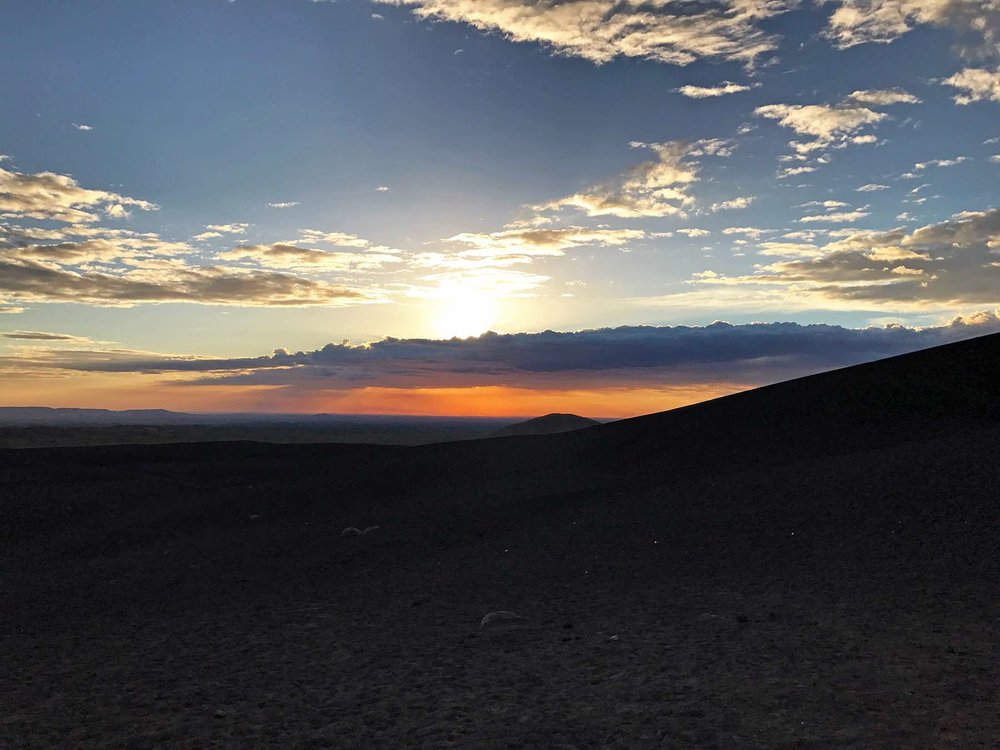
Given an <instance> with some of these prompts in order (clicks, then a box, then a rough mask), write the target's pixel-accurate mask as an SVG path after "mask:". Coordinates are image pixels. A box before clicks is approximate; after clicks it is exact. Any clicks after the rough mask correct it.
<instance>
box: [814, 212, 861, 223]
mask: <svg viewBox="0 0 1000 750" xmlns="http://www.w3.org/2000/svg"><path fill="white" fill-rule="evenodd" d="M870 215H871V214H869V213H868V212H867V211H835V212H833V213H827V214H818V215H816V216H803V217H802V218H801V219H799V221H800V222H801V223H803V224H805V223H808V222H824V223H831V224H842V223H844V222H853V221H857V220H858V219H863V218H865V217H866V216H870Z"/></svg>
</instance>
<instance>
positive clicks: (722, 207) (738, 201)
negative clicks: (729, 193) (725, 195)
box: [711, 195, 757, 211]
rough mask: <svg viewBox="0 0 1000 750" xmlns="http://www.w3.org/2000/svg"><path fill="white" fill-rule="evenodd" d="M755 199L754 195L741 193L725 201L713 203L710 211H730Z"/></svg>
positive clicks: (744, 206) (745, 205)
mask: <svg viewBox="0 0 1000 750" xmlns="http://www.w3.org/2000/svg"><path fill="white" fill-rule="evenodd" d="M756 199H757V196H755V195H741V196H739V197H737V198H730V199H729V200H727V201H720V202H719V203H713V204H712V206H711V210H712V211H731V210H734V209H740V208H746V207H747V206H749V205H750V204H751V203H753V202H754V201H755V200H756Z"/></svg>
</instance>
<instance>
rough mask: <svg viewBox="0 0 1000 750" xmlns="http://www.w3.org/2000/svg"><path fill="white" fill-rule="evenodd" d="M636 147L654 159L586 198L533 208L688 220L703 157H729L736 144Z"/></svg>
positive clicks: (707, 142)
mask: <svg viewBox="0 0 1000 750" xmlns="http://www.w3.org/2000/svg"><path fill="white" fill-rule="evenodd" d="M630 145H631V146H632V148H636V149H646V150H648V151H652V152H653V154H655V156H656V158H655V159H652V160H650V161H645V162H642V163H640V164H636V165H635V166H633V167H631V168H629V169H628V170H626V171H625V172H624V173H622V174H620V175H619V176H618V177H616V178H615V179H613V180H610V181H608V182H606V183H604V184H600V185H595V186H593V187H591V188H589V189H587V190H585V191H584V192H582V193H576V194H574V195H570V196H567V197H565V198H560V199H559V200H555V201H551V202H549V203H544V204H541V205H538V206H535V207H534V209H535V210H536V211H551V210H559V209H564V208H573V209H577V210H579V211H582V212H583V213H585V214H587V215H588V216H618V217H622V218H637V217H659V216H684V215H686V211H685V209H686V207H688V206H690V205H691V204H693V203H694V198H693V197H692V196H691V195H690V194H689V193H688V190H689V187H690V185H691V184H692V183H694V182H696V181H697V180H698V172H699V169H700V166H699V163H698V161H697V159H698V157H702V156H706V155H707V156H720V157H722V156H729V155H730V154H731V153H732V145H731V143H730V142H729V141H725V140H722V139H710V140H702V141H695V142H694V143H688V142H684V141H670V142H667V143H640V142H633V143H631V144H630Z"/></svg>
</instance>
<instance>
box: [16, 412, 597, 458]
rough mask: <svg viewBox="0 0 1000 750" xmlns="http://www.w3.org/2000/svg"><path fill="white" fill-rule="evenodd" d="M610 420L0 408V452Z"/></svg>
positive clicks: (393, 440) (395, 435)
mask: <svg viewBox="0 0 1000 750" xmlns="http://www.w3.org/2000/svg"><path fill="white" fill-rule="evenodd" d="M609 421H613V420H607V419H605V420H594V419H588V418H586V417H580V416H577V415H575V414H547V415H545V416H542V417H533V418H527V419H525V418H510V417H450V416H441V417H433V416H432V417H426V416H415V415H406V416H400V415H386V414H268V413H209V414H191V413H185V412H174V411H168V410H166V409H129V410H122V411H113V410H109V409H74V408H52V407H0V448H53V447H70V446H82V445H130V444H162V443H191V442H231V441H253V442H261V443H367V444H375V445H426V444H428V443H444V442H452V441H456V440H477V439H481V438H489V437H497V436H504V435H528V434H534V435H542V434H555V433H559V432H568V431H570V430H575V429H580V428H583V427H589V426H593V425H597V424H601V423H606V422H609Z"/></svg>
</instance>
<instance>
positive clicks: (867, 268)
mask: <svg viewBox="0 0 1000 750" xmlns="http://www.w3.org/2000/svg"><path fill="white" fill-rule="evenodd" d="M998 237H1000V210H998V209H990V210H986V211H965V212H961V213H959V214H956V215H955V216H953V217H952V218H951V219H949V220H947V221H943V222H940V223H938V224H929V225H927V226H924V227H920V228H919V229H914V230H912V231H910V230H906V229H894V230H891V231H887V232H875V231H870V230H869V231H866V230H851V231H846V232H844V233H843V234H842V235H841V236H840V237H838V238H837V239H836V240H835V241H833V242H830V243H828V244H826V245H825V246H823V247H822V248H821V251H822V252H821V253H820V254H819V256H818V257H815V258H813V259H808V260H799V261H787V262H780V263H774V264H771V265H767V266H762V267H760V268H758V269H757V270H756V271H755V272H754V273H753V274H751V275H746V276H735V277H731V276H727V275H724V274H719V273H716V272H709V273H706V274H703V275H699V276H698V277H697V278H696V279H695V280H694V282H695V283H696V284H699V285H712V286H737V287H740V288H743V289H747V288H749V287H750V286H753V285H758V286H764V287H774V288H775V289H778V290H780V293H781V294H782V296H783V297H784V298H785V299H789V300H790V299H793V298H798V299H802V300H807V301H808V302H809V303H810V304H813V305H817V306H820V305H824V304H825V305H826V306H845V307H854V308H857V307H858V306H863V307H869V308H888V309H894V310H923V309H953V308H955V307H956V306H962V305H965V306H968V305H978V304H987V305H994V304H998V303H1000V260H998V259H997V258H998V255H997V251H998V250H1000V242H998Z"/></svg>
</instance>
